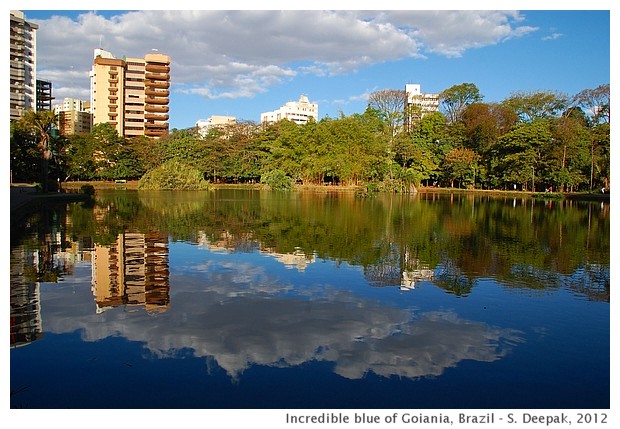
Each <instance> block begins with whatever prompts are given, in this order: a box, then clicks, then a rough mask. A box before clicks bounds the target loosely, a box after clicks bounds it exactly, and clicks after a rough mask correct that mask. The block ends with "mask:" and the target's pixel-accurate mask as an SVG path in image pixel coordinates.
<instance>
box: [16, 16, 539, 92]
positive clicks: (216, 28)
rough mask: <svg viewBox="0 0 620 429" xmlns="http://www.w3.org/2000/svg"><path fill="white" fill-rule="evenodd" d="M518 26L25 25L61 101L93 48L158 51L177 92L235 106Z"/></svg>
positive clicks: (219, 21) (277, 19)
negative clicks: (312, 79) (33, 29)
mask: <svg viewBox="0 0 620 429" xmlns="http://www.w3.org/2000/svg"><path fill="white" fill-rule="evenodd" d="M26 16H28V12H27V11H26ZM521 20H522V16H521V15H520V14H519V13H518V12H504V11H388V12H378V11H372V12H361V11H342V10H337V11H323V10H311V11H298V10H282V11H277V10H266V11H260V10H257V11H244V10H236V11H226V10H210V11H209V10H177V11H173V10H169V11H161V10H145V11H132V12H126V13H122V14H118V15H115V16H111V17H106V16H103V15H101V14H98V13H97V12H92V11H91V12H84V13H82V14H80V15H78V16H77V17H76V18H75V19H70V18H68V17H63V16H52V17H51V18H49V19H47V20H32V21H34V22H36V23H37V24H39V31H38V36H37V43H38V52H37V55H38V67H39V73H40V76H41V77H42V78H44V79H50V80H52V81H53V83H54V91H55V95H56V96H57V97H58V98H62V97H65V96H71V97H75V96H83V94H87V91H88V86H89V81H88V72H89V70H90V67H91V65H92V60H93V50H94V49H95V48H98V47H101V48H103V49H106V50H108V51H110V52H112V53H113V54H114V55H115V56H117V57H122V56H124V55H125V56H128V57H142V56H144V55H145V54H147V53H149V52H151V50H153V49H156V50H158V51H159V52H161V53H166V54H169V55H170V56H171V57H172V61H173V67H172V81H173V85H174V87H173V90H174V91H179V92H184V93H192V94H199V95H202V96H204V97H206V98H241V97H252V96H254V95H256V94H260V93H263V92H265V91H266V90H268V89H269V88H270V87H272V86H274V85H278V84H280V83H282V82H286V81H287V80H290V79H293V78H295V76H297V75H300V74H308V73H310V74H315V75H317V76H329V75H335V74H346V73H352V72H355V71H356V70H359V69H361V68H364V67H367V66H370V65H373V64H379V63H383V62H388V61H396V60H399V59H403V58H423V57H424V56H428V55H445V56H460V55H463V53H464V52H465V51H466V50H468V49H471V48H479V47H482V46H487V45H492V44H496V43H501V42H502V41H505V40H507V39H510V38H513V37H520V36H522V35H524V34H527V33H530V32H532V31H535V30H536V29H535V28H533V27H529V26H525V25H521ZM69 71H70V72H69ZM76 92H78V93H79V94H76Z"/></svg>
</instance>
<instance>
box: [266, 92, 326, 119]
mask: <svg viewBox="0 0 620 429" xmlns="http://www.w3.org/2000/svg"><path fill="white" fill-rule="evenodd" d="M318 118H319V105H318V104H317V103H310V101H309V100H308V97H306V96H305V95H302V96H301V97H299V101H289V102H288V103H286V104H285V105H284V106H282V107H280V108H279V109H278V110H275V111H273V112H265V113H261V115H260V122H261V124H263V125H267V124H274V123H276V122H279V121H281V120H282V119H288V120H289V121H292V122H295V123H296V124H307V123H308V122H310V121H315V122H316V121H317V120H318Z"/></svg>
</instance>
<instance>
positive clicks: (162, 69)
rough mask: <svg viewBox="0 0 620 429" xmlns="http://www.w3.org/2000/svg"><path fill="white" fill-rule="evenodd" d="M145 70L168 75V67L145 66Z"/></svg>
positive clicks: (161, 65) (157, 65) (159, 65)
mask: <svg viewBox="0 0 620 429" xmlns="http://www.w3.org/2000/svg"><path fill="white" fill-rule="evenodd" d="M145 68H146V71H147V72H154V73H170V66H167V65H164V64H147V65H146V67H145Z"/></svg>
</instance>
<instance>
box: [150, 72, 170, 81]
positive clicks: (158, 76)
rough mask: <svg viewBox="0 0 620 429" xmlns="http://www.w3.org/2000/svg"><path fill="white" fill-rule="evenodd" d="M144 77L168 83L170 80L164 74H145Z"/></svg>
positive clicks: (168, 76)
mask: <svg viewBox="0 0 620 429" xmlns="http://www.w3.org/2000/svg"><path fill="white" fill-rule="evenodd" d="M144 77H145V78H146V79H151V80H159V81H161V80H164V81H169V80H170V75H168V74H165V73H147V74H145V75H144Z"/></svg>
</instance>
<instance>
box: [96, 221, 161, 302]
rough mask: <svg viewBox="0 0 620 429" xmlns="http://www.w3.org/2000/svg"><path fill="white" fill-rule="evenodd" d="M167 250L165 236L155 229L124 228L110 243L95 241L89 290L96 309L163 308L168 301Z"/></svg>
mask: <svg viewBox="0 0 620 429" xmlns="http://www.w3.org/2000/svg"><path fill="white" fill-rule="evenodd" d="M168 253H169V250H168V236H167V235H164V234H161V233H158V232H155V233H148V234H142V233H137V232H124V233H121V234H119V235H118V237H117V238H116V241H115V242H114V243H112V244H111V245H109V246H100V245H97V244H96V245H95V246H94V250H93V262H92V270H93V272H92V291H93V294H94V296H95V301H96V303H97V312H101V311H104V310H106V309H107V308H110V307H117V306H120V305H124V306H143V307H144V308H145V309H146V310H147V311H149V312H163V311H166V310H167V309H168V307H169V305H170V281H169V280H170V270H169V258H168Z"/></svg>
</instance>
